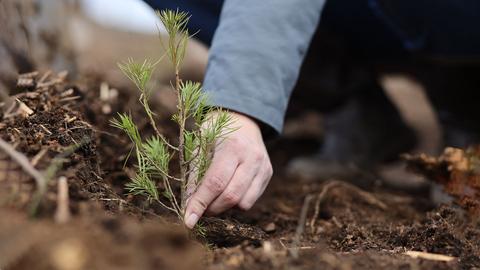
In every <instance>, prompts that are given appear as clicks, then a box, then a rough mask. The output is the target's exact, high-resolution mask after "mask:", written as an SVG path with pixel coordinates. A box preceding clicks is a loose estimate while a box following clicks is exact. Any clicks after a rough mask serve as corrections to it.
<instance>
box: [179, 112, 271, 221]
mask: <svg viewBox="0 0 480 270" xmlns="http://www.w3.org/2000/svg"><path fill="white" fill-rule="evenodd" d="M230 113H231V114H232V118H233V126H234V128H237V129H236V130H235V131H234V132H232V133H230V134H228V135H227V137H226V138H225V139H224V140H223V141H222V142H221V143H220V144H219V145H218V146H217V147H216V149H215V153H214V155H213V160H212V163H211V165H210V168H209V169H208V170H207V172H206V173H205V177H204V178H203V181H202V183H201V184H200V186H199V187H198V189H197V191H195V193H193V194H192V196H191V197H190V198H189V200H188V203H187V208H186V211H185V225H186V226H187V227H188V228H190V229H192V228H193V227H194V226H195V224H196V223H197V221H198V219H199V218H200V217H201V216H202V215H203V214H204V213H206V214H209V215H216V214H220V213H222V212H223V211H226V210H228V209H230V208H232V207H234V206H238V207H239V208H240V209H243V210H249V209H250V208H251V207H252V206H253V204H254V203H255V202H256V201H257V199H258V198H259V197H260V196H261V195H262V193H263V191H264V190H265V188H266V187H267V185H268V182H269V181H270V178H271V177H272V173H273V170H272V165H271V163H270V159H269V157H268V153H267V150H266V148H265V143H264V142H263V138H262V134H261V132H260V128H259V126H258V125H257V123H255V121H253V120H252V119H251V118H249V117H247V116H245V115H242V114H239V113H234V112H230Z"/></svg>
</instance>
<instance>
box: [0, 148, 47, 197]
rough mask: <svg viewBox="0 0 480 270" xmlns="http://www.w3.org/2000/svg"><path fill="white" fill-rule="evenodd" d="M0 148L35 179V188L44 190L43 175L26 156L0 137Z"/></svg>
mask: <svg viewBox="0 0 480 270" xmlns="http://www.w3.org/2000/svg"><path fill="white" fill-rule="evenodd" d="M0 149H1V150H2V151H3V152H5V154H7V155H8V156H10V158H12V159H13V160H14V161H15V162H16V163H17V164H18V165H20V167H22V169H23V170H24V171H25V172H26V173H28V174H29V175H30V176H31V177H33V179H35V183H36V184H37V188H38V190H39V191H41V192H43V193H44V192H45V190H46V188H47V185H46V183H47V181H46V180H45V177H44V176H43V175H42V174H41V173H40V172H39V171H38V170H37V169H35V168H34V167H33V166H32V164H31V163H30V161H29V160H28V158H27V157H26V156H25V155H24V154H22V153H20V152H18V151H17V150H15V149H14V148H13V147H12V146H11V145H10V144H8V143H7V142H6V141H4V140H2V139H0Z"/></svg>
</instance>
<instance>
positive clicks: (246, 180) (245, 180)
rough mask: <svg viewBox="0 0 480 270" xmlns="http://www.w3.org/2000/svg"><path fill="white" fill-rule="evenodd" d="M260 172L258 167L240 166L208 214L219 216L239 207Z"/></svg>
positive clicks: (253, 165) (247, 164)
mask: <svg viewBox="0 0 480 270" xmlns="http://www.w3.org/2000/svg"><path fill="white" fill-rule="evenodd" d="M258 170H259V166H258V165H255V164H250V163H242V164H240V165H239V166H238V168H237V170H236V171H235V174H234V175H233V177H232V180H231V181H230V182H229V183H228V185H227V187H226V188H225V190H224V191H223V192H222V193H221V194H220V196H218V198H216V199H215V200H214V201H213V202H212V204H211V205H210V206H209V207H208V209H207V213H208V214H209V215H217V214H220V213H222V212H223V211H225V210H228V209H230V208H232V207H234V206H235V205H237V204H238V203H239V202H240V200H241V199H242V197H243V196H244V195H245V193H246V192H247V190H248V189H249V187H250V185H251V183H252V182H253V179H254V178H255V176H256V174H257V173H258Z"/></svg>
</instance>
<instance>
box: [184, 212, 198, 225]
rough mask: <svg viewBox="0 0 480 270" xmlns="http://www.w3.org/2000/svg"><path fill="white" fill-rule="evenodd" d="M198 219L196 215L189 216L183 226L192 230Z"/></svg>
mask: <svg viewBox="0 0 480 270" xmlns="http://www.w3.org/2000/svg"><path fill="white" fill-rule="evenodd" d="M198 218H199V217H198V215H197V214H195V213H192V214H190V216H188V217H187V219H186V220H185V225H187V227H188V228H190V229H193V227H195V224H197V221H198Z"/></svg>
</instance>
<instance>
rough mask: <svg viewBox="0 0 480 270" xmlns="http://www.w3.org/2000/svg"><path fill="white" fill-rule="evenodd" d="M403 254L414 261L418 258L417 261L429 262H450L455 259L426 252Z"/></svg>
mask: <svg viewBox="0 0 480 270" xmlns="http://www.w3.org/2000/svg"><path fill="white" fill-rule="evenodd" d="M404 254H405V255H407V256H409V257H412V258H414V259H417V258H419V259H425V260H430V261H441V262H450V261H453V260H455V259H456V258H455V257H452V256H447V255H442V254H435V253H428V252H422V251H407V252H405V253H404Z"/></svg>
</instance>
